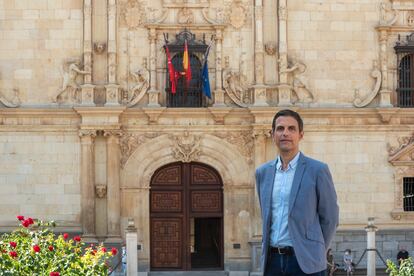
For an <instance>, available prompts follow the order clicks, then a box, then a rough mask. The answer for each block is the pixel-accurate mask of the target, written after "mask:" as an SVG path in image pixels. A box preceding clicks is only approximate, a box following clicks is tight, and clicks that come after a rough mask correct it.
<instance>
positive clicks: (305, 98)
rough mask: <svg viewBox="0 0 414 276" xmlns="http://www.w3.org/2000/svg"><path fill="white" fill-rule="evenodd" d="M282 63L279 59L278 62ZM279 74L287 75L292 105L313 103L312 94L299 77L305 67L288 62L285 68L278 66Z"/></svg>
mask: <svg viewBox="0 0 414 276" xmlns="http://www.w3.org/2000/svg"><path fill="white" fill-rule="evenodd" d="M281 61H283V59H280V60H279V62H281ZM280 68H281V70H280V73H285V74H288V79H289V80H290V81H289V85H290V86H291V87H292V90H293V92H294V94H295V95H294V97H293V103H296V102H299V103H311V102H313V101H314V97H313V94H312V92H311V91H310V90H309V89H308V88H307V87H306V85H305V84H304V83H303V81H302V79H301V75H302V74H303V73H305V71H306V65H305V64H304V63H302V62H300V61H295V62H291V61H290V62H288V64H287V66H282V65H281V66H280ZM282 68H286V69H282Z"/></svg>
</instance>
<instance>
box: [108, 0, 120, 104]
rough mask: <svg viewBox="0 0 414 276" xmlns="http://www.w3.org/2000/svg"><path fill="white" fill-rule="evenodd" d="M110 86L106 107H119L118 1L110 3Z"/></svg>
mask: <svg viewBox="0 0 414 276" xmlns="http://www.w3.org/2000/svg"><path fill="white" fill-rule="evenodd" d="M108 83H109V84H108V85H106V86H105V89H106V103H105V106H108V105H109V106H114V105H115V106H116V105H119V99H118V97H119V85H117V84H116V0H109V1H108Z"/></svg>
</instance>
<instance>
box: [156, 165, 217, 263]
mask: <svg viewBox="0 0 414 276" xmlns="http://www.w3.org/2000/svg"><path fill="white" fill-rule="evenodd" d="M222 183H223V182H222V181H221V177H220V175H219V174H218V173H217V171H216V170H215V169H214V168H212V167H210V166H208V165H205V164H202V163H196V162H191V163H181V162H177V163H172V164H168V165H166V166H163V167H161V168H159V169H158V170H157V171H156V172H155V173H154V175H153V176H152V179H151V189H150V240H151V241H150V246H151V248H150V252H151V253H150V259H151V260H150V263H151V270H203V269H223V252H224V250H223V184H222Z"/></svg>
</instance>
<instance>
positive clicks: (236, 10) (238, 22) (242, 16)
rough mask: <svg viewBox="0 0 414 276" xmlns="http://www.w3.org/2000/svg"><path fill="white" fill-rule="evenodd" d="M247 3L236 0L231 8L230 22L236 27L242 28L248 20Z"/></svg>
mask: <svg viewBox="0 0 414 276" xmlns="http://www.w3.org/2000/svg"><path fill="white" fill-rule="evenodd" d="M245 7H246V5H245V4H244V3H243V2H242V1H241V0H234V1H233V2H232V4H231V6H230V8H229V23H230V24H231V25H232V26H233V27H234V28H235V29H240V28H241V27H243V26H244V24H245V23H246V21H247V17H248V15H247V10H246V8H245Z"/></svg>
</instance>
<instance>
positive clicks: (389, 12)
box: [379, 2, 398, 26]
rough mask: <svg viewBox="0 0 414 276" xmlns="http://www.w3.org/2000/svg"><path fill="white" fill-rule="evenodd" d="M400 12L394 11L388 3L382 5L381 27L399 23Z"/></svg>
mask: <svg viewBox="0 0 414 276" xmlns="http://www.w3.org/2000/svg"><path fill="white" fill-rule="evenodd" d="M397 19H398V11H397V10H394V9H392V8H391V7H390V6H389V4H388V3H386V2H381V3H380V22H379V23H380V25H381V26H392V25H394V24H395V22H397Z"/></svg>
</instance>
